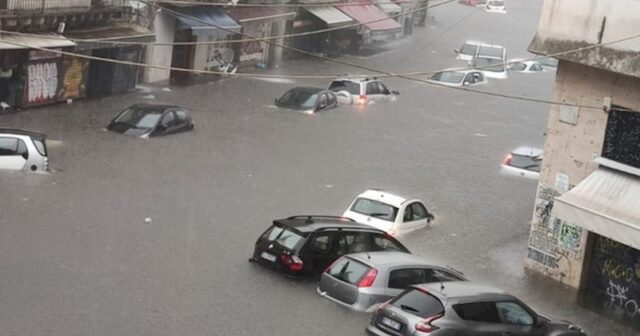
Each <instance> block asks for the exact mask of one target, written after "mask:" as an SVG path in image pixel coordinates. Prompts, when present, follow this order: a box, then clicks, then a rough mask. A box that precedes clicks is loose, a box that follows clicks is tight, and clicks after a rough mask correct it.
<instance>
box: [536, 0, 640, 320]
mask: <svg viewBox="0 0 640 336" xmlns="http://www.w3.org/2000/svg"><path fill="white" fill-rule="evenodd" d="M637 13H640V3H638V2H637V1H634V0H619V1H612V0H588V1H583V0H563V1H556V0H545V1H544V4H543V8H542V14H541V18H540V24H539V28H538V31H537V34H536V36H535V37H534V39H533V41H532V42H531V45H530V47H529V50H530V51H531V52H533V53H535V54H539V55H553V54H556V53H559V52H563V51H567V50H575V49H579V51H578V52H573V53H567V54H562V55H557V58H558V59H559V64H558V68H557V74H556V81H555V91H554V95H555V97H554V100H555V101H556V102H560V103H563V104H566V105H554V106H552V107H551V110H550V113H549V120H548V124H547V132H546V141H545V146H544V158H543V161H542V168H541V173H540V181H539V184H538V190H537V195H536V200H535V205H534V213H533V219H532V225H531V232H530V237H529V246H528V253H527V258H526V262H525V264H526V266H527V267H528V268H529V269H532V270H536V271H539V272H542V273H544V274H546V275H548V276H549V277H551V278H553V279H556V280H558V281H561V282H563V283H565V284H567V285H570V286H572V287H574V288H578V289H580V290H581V291H580V293H581V297H582V298H584V299H585V300H586V301H588V302H589V303H590V306H592V307H596V308H597V309H598V310H599V311H601V312H602V313H605V314H607V315H611V316H615V317H617V318H620V319H622V320H624V321H626V322H629V323H632V324H636V325H640V322H638V321H639V320H640V112H638V111H640V95H638V92H640V38H630V37H632V36H633V35H634V34H636V35H637V34H639V32H640V16H638V15H637ZM601 44H602V45H601Z"/></svg>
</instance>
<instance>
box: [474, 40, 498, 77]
mask: <svg viewBox="0 0 640 336" xmlns="http://www.w3.org/2000/svg"><path fill="white" fill-rule="evenodd" d="M506 61H507V50H506V48H504V47H503V46H499V45H488V44H483V45H480V46H479V47H478V50H477V51H476V54H475V55H474V56H473V59H472V60H471V62H469V65H470V66H471V67H472V68H473V69H477V70H480V71H482V73H483V74H484V75H485V76H486V77H489V78H498V79H504V78H507V65H506Z"/></svg>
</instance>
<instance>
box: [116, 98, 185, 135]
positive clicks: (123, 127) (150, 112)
mask: <svg viewBox="0 0 640 336" xmlns="http://www.w3.org/2000/svg"><path fill="white" fill-rule="evenodd" d="M107 129H108V130H109V131H112V132H117V133H122V134H126V135H129V136H134V137H138V138H149V137H156V136H161V135H168V134H174V133H180V132H186V131H192V130H193V121H192V120H191V116H189V113H188V112H187V111H186V110H185V109H183V108H181V107H179V106H174V105H164V104H134V105H131V106H129V107H127V108H126V109H125V110H124V111H122V112H121V113H120V114H118V116H116V117H115V118H114V119H113V120H112V121H111V122H110V123H109V125H107Z"/></svg>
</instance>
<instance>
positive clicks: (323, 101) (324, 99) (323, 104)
mask: <svg viewBox="0 0 640 336" xmlns="http://www.w3.org/2000/svg"><path fill="white" fill-rule="evenodd" d="M325 107H327V95H326V94H322V95H320V100H319V102H318V108H325Z"/></svg>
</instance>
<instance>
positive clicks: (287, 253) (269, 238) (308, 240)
mask: <svg viewBox="0 0 640 336" xmlns="http://www.w3.org/2000/svg"><path fill="white" fill-rule="evenodd" d="M374 251H400V252H405V253H409V250H408V249H407V248H406V247H404V245H402V244H401V243H400V242H399V241H397V240H396V239H395V238H393V237H390V236H389V235H387V234H385V233H384V232H383V231H380V230H377V229H374V228H372V227H370V226H368V225H364V224H360V223H356V222H354V221H353V220H352V219H349V218H344V217H337V216H292V217H288V218H284V219H278V220H274V221H273V225H272V226H271V227H269V228H268V229H267V230H266V231H265V232H264V233H263V234H262V235H261V236H260V238H258V240H257V241H256V243H255V247H254V250H253V255H252V256H251V258H249V261H251V262H255V263H258V264H260V265H262V266H265V267H267V268H269V269H272V270H275V271H278V272H282V273H284V274H286V275H289V276H294V277H304V276H318V275H320V274H321V273H322V272H323V271H324V270H325V269H326V268H327V266H329V265H331V263H332V262H333V261H334V260H336V259H337V258H339V257H341V256H343V255H345V254H349V253H357V252H374Z"/></svg>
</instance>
